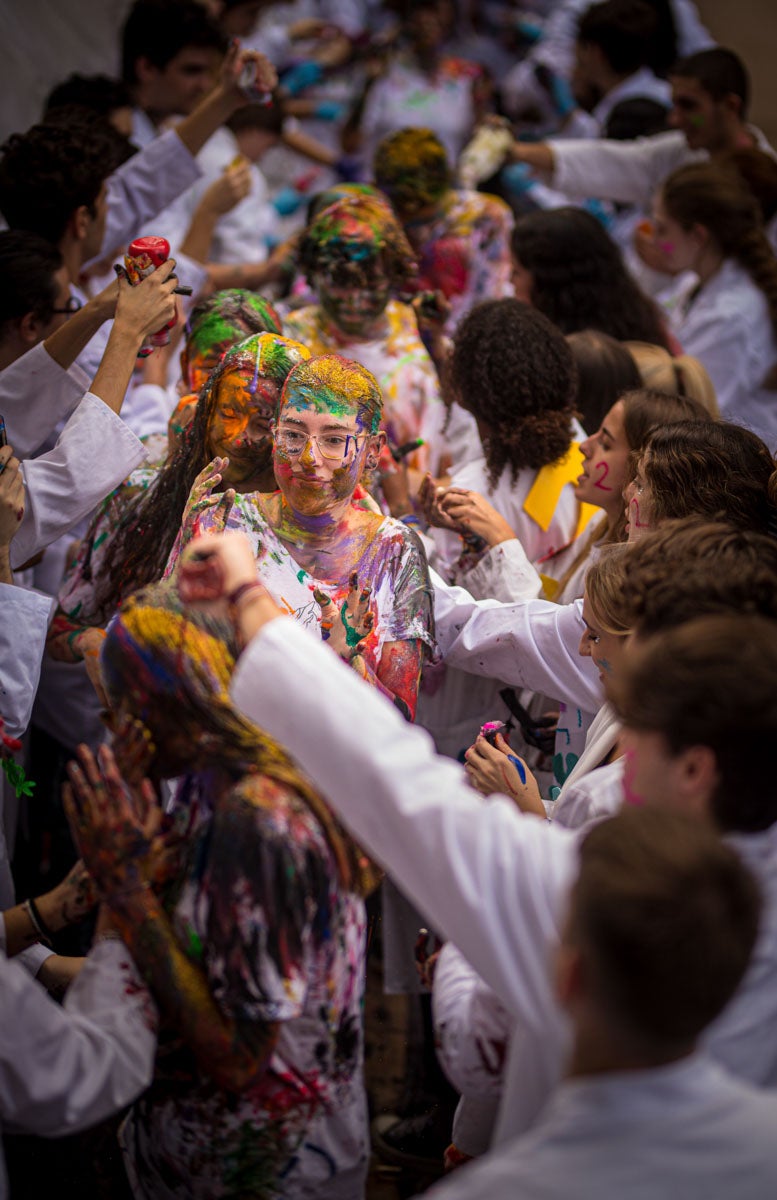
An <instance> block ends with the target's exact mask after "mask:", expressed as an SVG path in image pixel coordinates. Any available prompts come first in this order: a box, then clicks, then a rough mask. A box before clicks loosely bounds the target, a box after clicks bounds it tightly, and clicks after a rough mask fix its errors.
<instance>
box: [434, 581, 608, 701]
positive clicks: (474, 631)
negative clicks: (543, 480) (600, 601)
mask: <svg viewBox="0 0 777 1200" xmlns="http://www.w3.org/2000/svg"><path fill="white" fill-rule="evenodd" d="M431 575H432V585H433V587H434V619H435V628H436V634H437V642H438V645H439V647H440V653H441V655H442V658H443V661H444V662H446V663H448V665H449V666H452V667H460V668H461V669H462V670H464V671H469V672H470V673H471V674H472V675H485V676H486V677H487V678H492V679H500V680H502V681H503V682H504V683H507V684H510V685H511V686H512V687H519V688H524V687H527V688H531V689H532V690H533V691H536V692H542V693H543V694H544V695H547V696H557V697H558V698H559V699H561V700H564V701H565V702H566V703H567V704H570V705H573V706H576V707H578V708H580V709H582V710H583V711H584V712H589V713H595V712H597V711H598V710H599V709H600V708H601V706H602V704H603V702H604V695H603V693H602V685H601V681H600V679H599V675H598V672H597V670H596V667H595V666H594V664H593V662H592V660H591V659H590V658H582V657H581V656H580V654H579V653H578V649H579V646H580V639H581V637H582V635H583V633H584V631H585V625H584V624H583V618H582V602H581V601H579V600H576V601H575V602H574V603H573V604H563V605H562V604H553V603H552V602H551V601H550V600H534V599H528V600H519V601H515V602H513V603H511V604H502V603H500V602H499V601H498V600H475V599H474V598H473V597H472V596H470V594H469V592H467V591H465V590H464V588H460V587H451V586H450V585H449V584H447V583H445V582H444V580H442V579H441V578H440V576H439V575H437V574H436V573H435V572H434V571H432V572H431Z"/></svg>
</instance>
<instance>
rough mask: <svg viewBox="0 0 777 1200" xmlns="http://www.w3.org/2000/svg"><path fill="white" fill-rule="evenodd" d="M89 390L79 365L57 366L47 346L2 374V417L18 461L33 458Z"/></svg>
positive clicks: (0, 411)
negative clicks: (66, 367) (65, 367)
mask: <svg viewBox="0 0 777 1200" xmlns="http://www.w3.org/2000/svg"><path fill="white" fill-rule="evenodd" d="M88 387H89V376H88V375H87V374H86V372H85V371H84V370H82V368H81V367H79V366H78V364H77V363H73V365H72V366H71V367H69V368H68V369H67V370H65V369H64V367H60V365H59V363H56V362H54V359H53V358H52V357H51V355H50V354H49V352H48V351H47V350H46V348H45V346H44V344H43V342H39V343H38V345H37V346H33V348H32V350H28V351H27V353H26V354H23V355H22V356H21V358H17V359H16V361H15V362H12V363H11V364H10V366H7V367H6V368H5V369H4V370H3V371H0V415H2V416H3V417H5V424H6V428H7V432H8V441H9V442H10V444H11V445H12V446H13V450H14V454H15V455H16V457H17V458H20V459H21V458H29V457H30V455H31V454H34V453H35V451H36V450H37V449H38V448H39V446H42V445H43V443H44V442H45V441H46V439H47V438H48V437H49V436H50V435H51V434H52V433H53V432H54V429H55V428H56V427H57V425H58V424H59V422H60V421H62V420H64V419H65V418H66V417H68V416H70V414H71V413H72V411H73V409H74V408H75V407H76V405H77V404H78V402H79V400H80V399H81V397H82V396H83V394H84V392H85V391H86V390H87V388H88Z"/></svg>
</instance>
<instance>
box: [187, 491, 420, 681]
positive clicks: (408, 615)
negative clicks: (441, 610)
mask: <svg viewBox="0 0 777 1200" xmlns="http://www.w3.org/2000/svg"><path fill="white" fill-rule="evenodd" d="M258 499H259V495H258V493H253V494H246V495H238V496H236V497H235V503H234V505H233V507H232V510H231V511H230V514H229V517H228V519H227V523H226V527H225V528H226V529H228V530H229V529H237V530H240V531H241V532H242V533H245V534H247V535H248V538H249V540H250V542H251V545H252V547H253V551H254V554H255V556H256V565H257V571H258V574H259V578H260V579H261V581H262V583H263V584H264V586H265V587H266V588H267V590H268V592H270V594H271V595H272V597H273V599H274V600H275V602H276V604H278V605H279V607H281V608H282V609H283V610H284V612H287V613H288V614H289V615H290V616H292V617H294V619H295V620H297V621H299V623H300V624H301V625H304V626H305V627H306V628H307V629H310V630H312V631H313V632H314V633H320V630H321V606H320V604H319V603H318V601H317V600H316V598H315V596H314V595H313V591H314V589H315V588H319V589H320V590H321V591H322V592H324V593H325V594H326V595H327V596H329V597H331V599H332V600H333V602H334V603H335V604H336V605H337V607H338V608H340V607H341V606H342V604H343V602H344V601H345V600H346V598H347V596H348V592H349V584H348V583H345V584H344V585H342V586H340V585H338V584H334V583H330V582H329V581H328V580H322V579H317V578H315V577H314V576H313V575H311V574H310V573H309V572H308V571H306V570H305V569H304V567H301V566H300V565H299V563H297V562H296V561H295V560H294V558H292V555H291V553H290V552H289V550H288V549H287V548H286V546H285V545H284V544H283V542H281V541H280V539H279V538H278V537H277V536H276V534H275V532H274V530H273V529H272V528H271V526H270V524H269V522H268V521H267V518H266V516H265V515H264V513H263V512H262V509H261V508H260V507H259V504H258V503H257V500H258ZM217 520H218V518H214V515H213V510H206V511H205V512H204V513H202V515H201V516H200V517H199V518H198V522H197V531H198V533H208V532H209V531H210V529H211V528H215V527H216V522H217ZM179 550H180V537H179V540H178V541H177V542H176V544H175V546H174V547H173V551H172V553H171V556H170V560H169V562H168V564H167V569H166V572H165V574H166V575H169V574H170V572H171V571H172V569H173V567H174V566H175V563H176V561H177V558H178V554H179ZM352 569H353V570H354V571H356V572H357V574H358V576H359V585H360V587H364V586H365V585H366V584H369V585H370V587H371V588H372V595H371V599H370V608H371V609H372V611H373V613H374V616H375V623H374V625H373V628H372V630H371V631H370V633H369V634H368V635H367V637H366V638H365V639H364V640H363V641H361V642H360V643H359V653H360V654H361V655H362V656H363V657H364V659H365V662H366V664H367V666H368V667H371V668H372V670H373V671H377V669H378V664H379V663H380V656H381V653H382V650H383V646H384V645H385V643H386V642H402V641H411V640H413V639H415V638H419V639H420V640H421V641H422V642H424V643H425V644H426V645H427V646H429V647H430V648H432V647H433V645H434V641H433V635H432V605H431V589H430V583H429V573H428V568H427V565H426V556H425V554H424V551H423V548H422V547H421V544H420V542H419V540H418V538H417V537H416V535H415V534H414V533H413V532H412V531H411V530H410V529H408V528H407V526H406V525H403V524H402V522H401V521H396V520H394V518H393V517H386V518H384V519H383V520H382V521H376V522H375V534H374V537H373V538H372V540H371V541H370V542H369V543H368V544H367V546H366V548H365V550H364V552H363V554H362V556H361V558H359V559H355V560H354V562H353V565H352Z"/></svg>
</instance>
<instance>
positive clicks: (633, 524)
mask: <svg viewBox="0 0 777 1200" xmlns="http://www.w3.org/2000/svg"><path fill="white" fill-rule="evenodd" d="M648 453H649V451H646V452H645V454H643V456H642V458H641V459H640V462H639V464H638V466H637V473H636V475H635V476H634V478H633V479H632V481H631V483H630V484H629V485H628V487H627V488H626V489H625V491H624V493H623V498H624V500H625V501H626V523H627V527H628V541H630V542H636V541H637V540H638V539H639V538H641V537H644V535H645V534H646V533H647V532H648V530H650V529H652V528H653V525H654V522H653V496H652V493H651V491H650V485H649V483H648V482H647V479H646V478H645V462H646V459H647V455H648Z"/></svg>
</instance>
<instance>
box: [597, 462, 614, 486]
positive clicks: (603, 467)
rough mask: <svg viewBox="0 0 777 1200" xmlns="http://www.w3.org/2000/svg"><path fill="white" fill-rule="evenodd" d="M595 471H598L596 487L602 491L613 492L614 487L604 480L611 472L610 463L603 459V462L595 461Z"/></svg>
mask: <svg viewBox="0 0 777 1200" xmlns="http://www.w3.org/2000/svg"><path fill="white" fill-rule="evenodd" d="M594 471H595V472H598V479H595V480H594V487H595V488H598V489H599V491H600V492H611V491H612V488H611V487H610V485H609V484H607V483H605V482H604V481H605V479H606V478H607V476H608V475H609V474H610V465H609V463H606V462H604V461H603V460H602V461H601V462H598V463H594Z"/></svg>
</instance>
